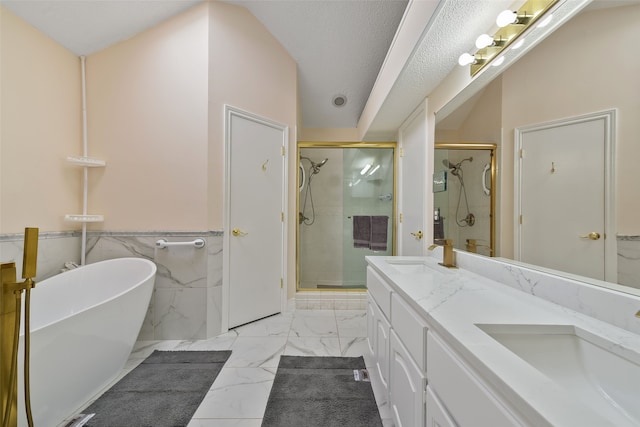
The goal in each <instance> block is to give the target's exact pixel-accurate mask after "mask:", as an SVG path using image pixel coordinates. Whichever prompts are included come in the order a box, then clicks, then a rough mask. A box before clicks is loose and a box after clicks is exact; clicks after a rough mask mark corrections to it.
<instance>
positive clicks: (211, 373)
mask: <svg viewBox="0 0 640 427" xmlns="http://www.w3.org/2000/svg"><path fill="white" fill-rule="evenodd" d="M230 355H231V352H230V351H157V350H156V351H154V352H153V354H152V355H151V356H149V357H148V358H146V359H145V360H144V361H143V362H142V363H141V364H140V365H138V366H137V367H136V368H135V369H133V370H132V371H131V372H129V373H128V374H127V375H126V376H125V377H123V378H122V379H121V380H120V381H119V382H118V383H116V384H115V385H114V386H113V387H111V388H110V389H109V390H108V391H107V392H105V393H104V394H103V395H102V396H100V398H99V399H98V400H96V401H95V402H94V403H92V404H91V405H90V406H89V407H87V408H86V409H84V410H83V411H82V412H83V413H85V414H92V413H95V416H94V417H93V418H91V419H90V420H89V422H87V423H86V424H85V425H86V426H87V427H147V426H148V427H178V426H186V425H187V424H188V423H189V421H190V420H191V418H192V417H193V414H194V412H195V411H196V409H198V406H199V405H200V403H201V402H202V399H204V396H205V394H207V392H208V391H209V389H210V388H211V384H213V381H214V380H215V379H216V377H217V376H218V374H219V373H220V370H221V369H222V366H223V365H224V363H225V362H226V361H227V359H228V358H229V356H230Z"/></svg>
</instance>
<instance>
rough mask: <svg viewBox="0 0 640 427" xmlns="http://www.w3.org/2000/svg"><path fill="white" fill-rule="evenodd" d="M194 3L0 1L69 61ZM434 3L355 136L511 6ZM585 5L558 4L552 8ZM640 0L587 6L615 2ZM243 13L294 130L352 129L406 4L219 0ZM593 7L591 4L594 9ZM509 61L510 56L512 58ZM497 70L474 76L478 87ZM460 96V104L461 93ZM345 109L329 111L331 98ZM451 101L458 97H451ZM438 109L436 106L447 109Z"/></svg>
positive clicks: (485, 0) (479, 1)
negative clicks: (275, 54) (283, 70)
mask: <svg viewBox="0 0 640 427" xmlns="http://www.w3.org/2000/svg"><path fill="white" fill-rule="evenodd" d="M200 1H203V0H0V4H2V5H3V6H5V7H6V8H8V9H10V10H11V11H13V12H14V13H16V14H17V15H18V16H21V17H22V18H23V19H25V20H26V21H27V22H29V23H30V24H32V25H33V26H35V27H36V28H38V29H40V30H41V31H42V32H44V33H45V34H47V35H48V36H49V37H51V38H53V39H54V40H56V41H58V42H59V43H60V44H62V45H63V46H65V47H66V48H67V49H69V50H70V51H72V52H74V53H76V54H77V55H88V54H91V53H93V52H96V51H98V50H100V49H103V48H105V47H107V46H109V45H111V44H114V43H116V42H118V41H121V40H124V39H126V38H128V37H131V36H132V35H134V34H136V33H138V32H141V31H143V30H145V29H147V28H149V27H151V26H153V25H155V24H156V23H159V22H161V21H163V20H165V19H167V18H169V17H171V16H173V15H175V14H177V13H180V12H181V11H183V10H185V9H187V8H189V7H191V6H193V5H195V4H197V3H199V2H200ZM414 1H433V2H436V1H439V3H438V6H437V8H436V11H435V13H434V14H433V16H431V17H430V18H429V17H424V19H425V22H426V21H428V23H426V24H425V28H424V32H423V34H422V36H421V38H420V41H419V43H418V44H417V45H416V46H415V48H414V50H413V52H412V54H411V55H410V57H409V59H408V60H407V62H406V63H405V64H403V68H402V71H401V73H400V75H399V77H398V78H397V80H395V83H394V84H393V86H392V87H391V90H390V91H389V92H388V93H386V94H384V101H383V102H382V105H381V107H380V109H379V110H378V111H377V113H376V114H375V117H374V118H373V120H372V121H371V124H370V126H369V127H368V129H365V131H366V134H365V138H374V139H375V138H376V137H378V136H380V135H385V136H391V137H393V136H395V131H396V130H397V129H398V127H399V126H400V125H401V124H402V121H403V120H404V119H405V118H406V117H407V116H408V115H409V114H410V113H411V112H412V111H413V110H414V109H415V108H416V106H418V105H419V104H420V103H421V102H422V101H423V100H424V98H425V97H426V96H427V95H428V94H429V93H430V92H431V91H432V90H433V89H434V88H435V87H436V86H438V84H440V82H441V81H442V79H443V78H444V77H445V76H447V75H448V74H449V73H450V72H451V71H452V70H453V69H454V67H456V66H457V58H458V56H459V55H460V53H462V52H472V51H473V44H474V40H475V37H476V36H477V35H479V34H481V33H484V32H487V31H491V30H492V28H494V19H495V16H496V15H497V13H498V12H500V11H501V10H503V9H505V8H508V7H513V5H514V3H516V4H517V3H518V0H515V1H514V0H414ZM588 1H589V0H564V1H561V2H559V3H560V4H566V5H570V4H571V3H585V2H588ZM638 1H640V0H597V1H595V2H594V4H595V3H597V4H598V6H613V5H616V6H619V5H623V4H629V3H636V2H638ZM227 2H228V3H233V4H236V5H240V6H243V7H246V8H247V9H248V10H249V11H250V12H251V13H253V14H254V15H255V16H256V18H257V19H258V20H260V21H261V22H262V23H263V25H265V27H266V28H267V29H268V30H269V31H270V32H271V33H272V34H273V35H274V36H275V37H276V38H277V39H278V40H279V41H280V43H281V44H282V45H283V46H284V47H285V48H286V49H287V50H288V52H289V53H290V54H291V56H292V57H293V58H294V59H295V61H296V62H297V64H298V73H299V92H300V103H301V111H302V116H303V123H304V127H307V128H310V127H319V128H325V127H327V128H345V127H346V128H352V127H355V126H356V125H357V123H358V120H359V118H360V115H361V114H362V111H363V108H364V107H365V104H366V102H367V99H368V98H369V95H370V93H371V90H372V87H373V85H374V83H375V81H376V78H377V77H378V73H379V70H380V67H381V65H382V64H383V62H384V59H385V56H386V53H387V50H388V48H389V46H390V44H391V42H392V40H393V37H394V35H395V33H396V30H397V28H398V25H399V23H400V22H401V19H402V17H403V13H404V10H405V8H406V5H407V1H406V0H284V1H281V0H228V1H227ZM598 6H596V7H598ZM514 60H515V59H514ZM497 74H499V71H498V70H492V71H491V72H484V71H483V73H482V76H480V78H478V79H476V80H477V81H478V83H484V84H486V83H487V82H488V81H490V79H491V78H492V77H493V76H495V75H497ZM465 92H467V93H466V94H464V96H465V97H466V98H467V99H468V98H469V97H471V96H472V95H473V94H472V93H471V92H472V91H471V90H465ZM338 94H340V95H345V96H346V97H347V99H348V101H347V104H346V105H345V106H343V107H340V108H337V107H334V106H333V105H332V102H331V101H332V99H333V97H334V96H335V95H338ZM458 98H460V97H458ZM450 104H451V105H452V106H449V105H448V106H447V108H445V110H452V109H453V108H454V107H453V103H450Z"/></svg>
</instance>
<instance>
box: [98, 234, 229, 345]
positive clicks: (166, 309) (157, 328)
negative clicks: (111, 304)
mask: <svg viewBox="0 0 640 427" xmlns="http://www.w3.org/2000/svg"><path fill="white" fill-rule="evenodd" d="M222 236H223V233H222V232H221V231H202V232H192V231H190V232H89V233H88V238H87V255H86V259H87V264H90V263H94V262H98V261H103V260H107V259H113V258H122V257H142V258H146V259H149V260H151V261H153V262H155V263H156V265H157V267H158V272H157V274H156V282H155V289H154V292H153V296H152V298H151V303H150V305H149V310H148V312H147V316H146V318H145V320H144V323H143V326H142V330H141V331H140V336H139V337H138V339H139V340H175V339H189V340H193V339H205V338H211V337H215V336H217V335H219V334H220V333H221V331H222V310H221V307H222V240H223V238H222ZM197 238H202V239H204V240H205V241H206V245H205V247H204V248H201V249H198V248H196V247H193V246H170V247H167V248H164V249H158V248H156V241H157V240H158V239H165V240H167V241H168V242H186V241H192V240H194V239H197Z"/></svg>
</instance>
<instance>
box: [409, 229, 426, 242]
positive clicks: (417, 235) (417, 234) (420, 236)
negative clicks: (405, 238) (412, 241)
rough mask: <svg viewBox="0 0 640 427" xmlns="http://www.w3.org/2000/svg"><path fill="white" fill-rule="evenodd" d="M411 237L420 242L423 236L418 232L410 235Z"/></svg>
mask: <svg viewBox="0 0 640 427" xmlns="http://www.w3.org/2000/svg"><path fill="white" fill-rule="evenodd" d="M411 235H412V236H413V237H415V238H416V239H418V240H422V236H424V234H422V230H418V231H417V232H415V233H411Z"/></svg>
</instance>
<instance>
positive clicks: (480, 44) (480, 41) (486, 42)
mask: <svg viewBox="0 0 640 427" xmlns="http://www.w3.org/2000/svg"><path fill="white" fill-rule="evenodd" d="M492 44H493V37H491V36H490V35H489V34H481V35H479V36H478V38H477V39H476V47H477V48H478V49H483V48H485V47H487V46H491V45H492Z"/></svg>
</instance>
